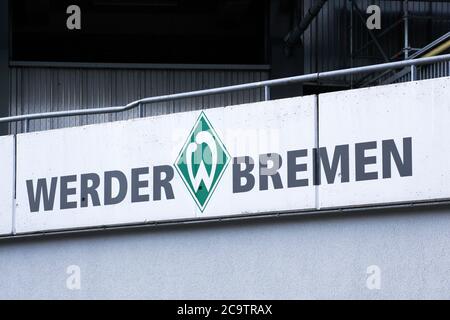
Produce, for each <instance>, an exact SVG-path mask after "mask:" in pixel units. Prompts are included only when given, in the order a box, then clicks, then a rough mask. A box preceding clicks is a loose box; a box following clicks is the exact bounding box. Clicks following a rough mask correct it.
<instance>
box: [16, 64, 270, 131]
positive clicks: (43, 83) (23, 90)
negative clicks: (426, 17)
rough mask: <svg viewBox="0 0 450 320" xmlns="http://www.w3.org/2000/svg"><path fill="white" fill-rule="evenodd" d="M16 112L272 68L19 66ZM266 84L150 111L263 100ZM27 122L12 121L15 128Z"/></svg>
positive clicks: (108, 102) (50, 123)
mask: <svg viewBox="0 0 450 320" xmlns="http://www.w3.org/2000/svg"><path fill="white" fill-rule="evenodd" d="M11 70H12V76H11V79H12V83H11V87H12V94H11V95H12V98H11V104H10V114H11V115H20V114H30V113H40V112H49V111H60V110H71V109H79V108H86V109H88V108H101V107H110V106H120V105H125V104H127V103H129V102H131V101H133V100H137V99H140V98H144V97H150V96H158V95H164V94H170V93H177V92H185V91H192V90H200V89H207V88H214V87H221V86H226V85H232V84H240V83H246V82H254V81H260V80H266V79H267V78H268V72H267V71H259V70H250V71H238V70H166V69H161V70H156V69H155V70H124V69H120V70H119V69H83V68H37V67H14V68H12V69H11ZM263 98H264V93H263V90H262V89H255V90H249V91H242V92H236V93H231V94H222V95H215V96H209V97H200V98H192V99H185V100H180V101H173V102H166V103H156V104H152V105H148V106H147V109H146V112H145V116H152V115H159V114H167V113H173V112H180V111H187V110H194V109H204V108H213V107H219V106H226V105H233V104H241V103H249V102H256V101H261V100H263ZM138 116H139V113H138V110H137V109H135V110H130V111H127V112H124V113H120V114H106V115H90V116H74V117H66V118H59V119H47V120H32V121H31V122H30V125H29V131H40V130H48V129H56V128H63V127H71V126H79V125H86V124H93V123H99V122H106V121H116V120H125V119H129V118H134V117H138ZM23 129H24V124H23V123H18V124H17V125H15V124H12V125H11V127H10V131H11V133H20V132H23Z"/></svg>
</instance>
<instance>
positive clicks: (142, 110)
mask: <svg viewBox="0 0 450 320" xmlns="http://www.w3.org/2000/svg"><path fill="white" fill-rule="evenodd" d="M144 111H145V107H144V106H143V105H142V103H140V104H139V105H138V112H139V118H144Z"/></svg>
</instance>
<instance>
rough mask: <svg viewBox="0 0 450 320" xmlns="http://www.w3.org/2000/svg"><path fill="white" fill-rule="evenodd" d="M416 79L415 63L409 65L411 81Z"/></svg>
mask: <svg viewBox="0 0 450 320" xmlns="http://www.w3.org/2000/svg"><path fill="white" fill-rule="evenodd" d="M416 80H417V67H416V66H415V65H412V66H411V81H416Z"/></svg>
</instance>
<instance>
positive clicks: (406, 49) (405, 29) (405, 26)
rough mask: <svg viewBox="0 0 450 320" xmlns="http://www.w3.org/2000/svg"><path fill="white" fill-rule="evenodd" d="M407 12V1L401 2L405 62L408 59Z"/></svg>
mask: <svg viewBox="0 0 450 320" xmlns="http://www.w3.org/2000/svg"><path fill="white" fill-rule="evenodd" d="M408 16H409V12H408V0H404V1H403V22H404V48H403V51H404V54H405V60H406V59H408V58H409V47H410V45H409V17H408Z"/></svg>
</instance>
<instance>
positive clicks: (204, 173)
mask: <svg viewBox="0 0 450 320" xmlns="http://www.w3.org/2000/svg"><path fill="white" fill-rule="evenodd" d="M315 105H316V97H315V96H311V97H305V98H294V99H286V100H278V101H271V102H263V103H255V104H249V105H242V106H235V107H227V108H218V109H210V110H205V111H204V112H186V113H178V114H173V115H166V116H158V117H152V118H147V119H137V120H131V121H123V122H116V123H108V124H101V125H92V126H85V127H78V128H70V129H61V130H53V131H46V132H38V133H29V134H20V135H18V136H17V209H16V229H17V232H18V233H25V232H34V231H45V230H59V229H70V228H85V227H94V226H104V225H126V224H137V223H146V222H152V221H162V220H177V219H194V218H209V217H213V216H226V215H239V214H253V213H260V212H272V211H287V210H307V209H309V210H310V209H314V208H315V200H316V199H315V187H314V185H313V181H312V170H311V169H312V165H313V163H312V161H313V160H312V156H311V155H312V150H313V148H314V147H315V125H316V121H315Z"/></svg>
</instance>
